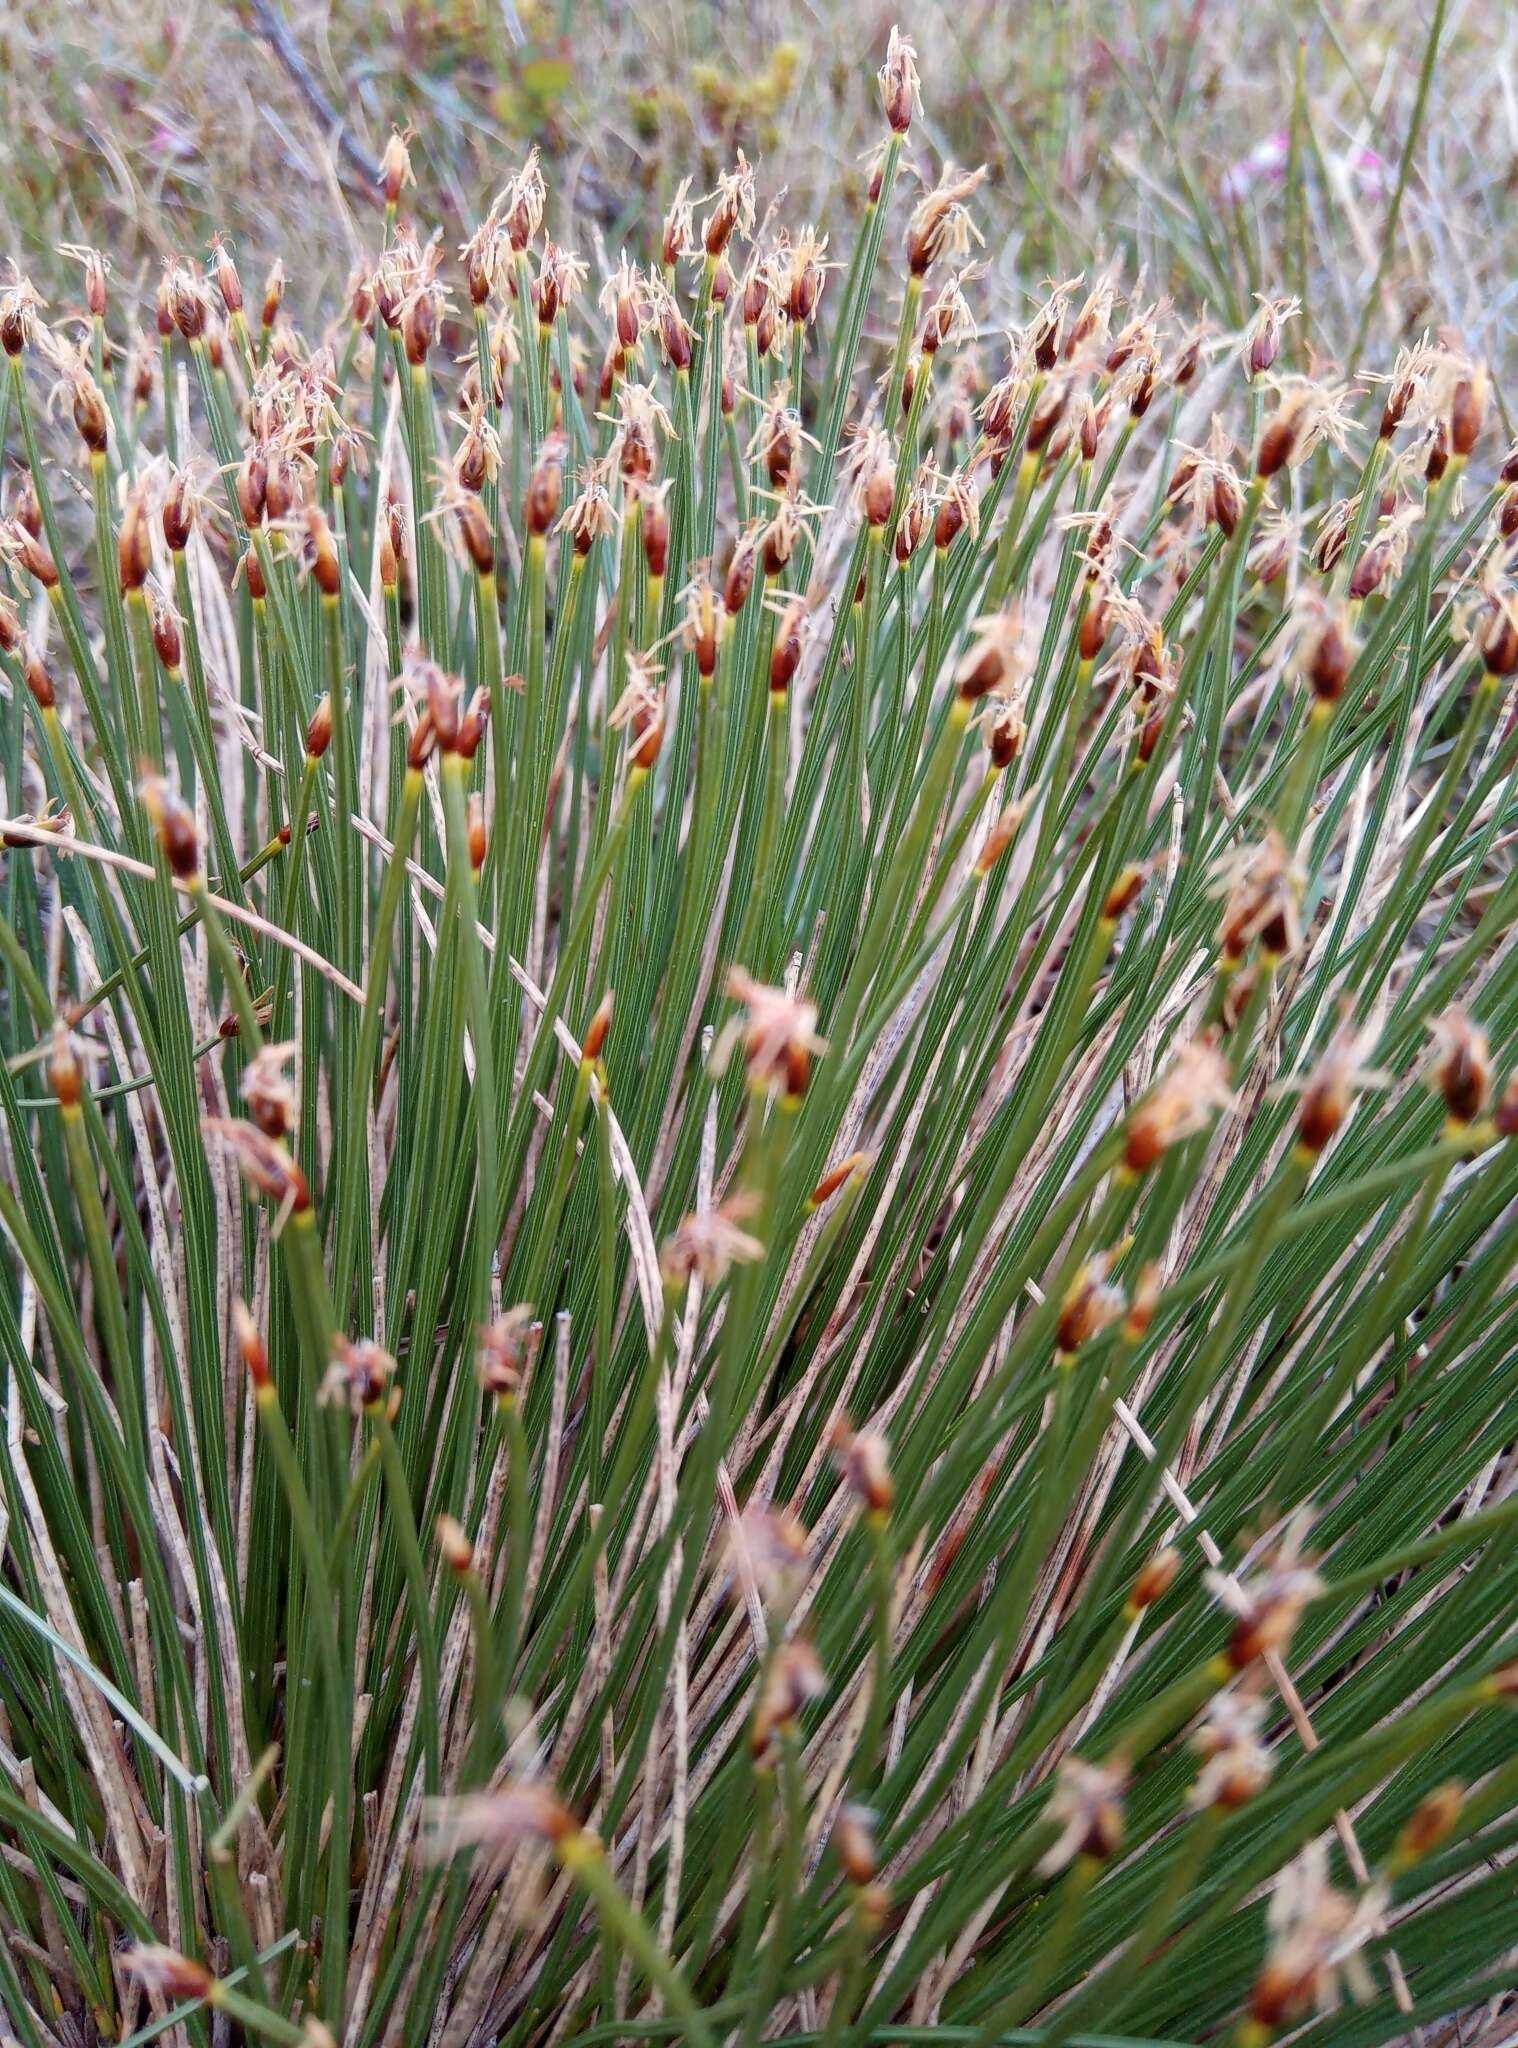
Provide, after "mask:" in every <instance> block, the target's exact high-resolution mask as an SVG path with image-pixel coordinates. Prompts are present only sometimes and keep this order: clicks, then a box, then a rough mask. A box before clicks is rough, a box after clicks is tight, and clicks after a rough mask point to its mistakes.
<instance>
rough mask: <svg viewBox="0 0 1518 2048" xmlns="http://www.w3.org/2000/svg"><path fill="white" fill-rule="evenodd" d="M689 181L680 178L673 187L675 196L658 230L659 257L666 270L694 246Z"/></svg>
mask: <svg viewBox="0 0 1518 2048" xmlns="http://www.w3.org/2000/svg"><path fill="white" fill-rule="evenodd" d="M691 183H692V181H691V180H690V179H689V178H682V179H681V180H680V182H679V184H678V185H677V186H676V187H675V196H674V198H673V199H672V200H671V201H670V203H669V210H668V212H667V213H666V214H665V216H664V224H663V226H662V228H661V229H660V231H659V259H660V261H661V262H662V263H663V265H664V267H665V269H666V270H673V269H674V268H675V266H676V264H678V263H680V262H682V261H683V260H684V258H685V257H687V256H688V255H689V254H690V253H691V251H692V250H693V249H694V248H695V246H696V230H695V213H694V209H693V207H692V205H691V197H690V188H691Z"/></svg>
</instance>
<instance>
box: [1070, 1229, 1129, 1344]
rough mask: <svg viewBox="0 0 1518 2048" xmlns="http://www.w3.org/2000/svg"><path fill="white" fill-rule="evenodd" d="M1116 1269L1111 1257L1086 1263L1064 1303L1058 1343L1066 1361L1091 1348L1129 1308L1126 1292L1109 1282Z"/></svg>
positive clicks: (1105, 1255) (1101, 1256)
mask: <svg viewBox="0 0 1518 2048" xmlns="http://www.w3.org/2000/svg"><path fill="white" fill-rule="evenodd" d="M1111 1269H1112V1260H1111V1257H1110V1255H1109V1254H1108V1253H1106V1252H1098V1253H1097V1255H1096V1256H1095V1258H1091V1259H1087V1260H1085V1261H1084V1262H1083V1264H1082V1265H1081V1267H1080V1270H1079V1271H1078V1272H1077V1273H1076V1276H1075V1278H1074V1279H1073V1280H1072V1281H1071V1283H1070V1287H1069V1290H1068V1291H1067V1293H1066V1295H1065V1298H1064V1300H1063V1301H1062V1302H1061V1303H1060V1309H1059V1320H1058V1322H1057V1323H1056V1325H1055V1337H1054V1343H1055V1348H1056V1350H1057V1351H1058V1352H1059V1353H1060V1355H1061V1356H1062V1357H1063V1358H1067V1359H1068V1358H1073V1357H1074V1356H1075V1354H1076V1352H1077V1351H1079V1349H1080V1348H1081V1346H1082V1345H1083V1344H1089V1343H1090V1341H1091V1339H1092V1338H1093V1337H1095V1336H1098V1335H1099V1334H1100V1333H1101V1332H1102V1331H1103V1330H1105V1329H1107V1328H1108V1327H1109V1325H1110V1324H1112V1323H1115V1322H1116V1321H1117V1320H1118V1318H1119V1317H1120V1316H1121V1315H1122V1313H1123V1310H1124V1309H1125V1308H1126V1306H1127V1302H1126V1299H1125V1297H1124V1295H1123V1290H1122V1289H1121V1288H1120V1287H1115V1286H1113V1284H1112V1282H1111V1281H1110V1280H1109V1279H1108V1278H1107V1275H1108V1273H1109V1272H1110V1271H1111Z"/></svg>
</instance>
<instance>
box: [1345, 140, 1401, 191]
mask: <svg viewBox="0 0 1518 2048" xmlns="http://www.w3.org/2000/svg"><path fill="white" fill-rule="evenodd" d="M1346 162H1347V163H1348V166H1349V175H1350V177H1351V178H1353V180H1354V182H1355V184H1356V185H1357V186H1358V187H1359V188H1360V190H1361V191H1362V192H1363V193H1364V194H1365V195H1366V197H1367V198H1368V199H1384V198H1385V197H1386V195H1387V193H1388V192H1389V191H1390V190H1391V182H1392V180H1391V167H1390V165H1389V164H1388V163H1387V161H1386V159H1385V157H1383V156H1382V155H1381V154H1380V152H1379V151H1378V150H1374V149H1372V148H1371V147H1370V146H1369V144H1366V143H1362V144H1361V146H1360V148H1359V149H1352V150H1351V151H1350V152H1349V155H1348V157H1347V158H1346Z"/></svg>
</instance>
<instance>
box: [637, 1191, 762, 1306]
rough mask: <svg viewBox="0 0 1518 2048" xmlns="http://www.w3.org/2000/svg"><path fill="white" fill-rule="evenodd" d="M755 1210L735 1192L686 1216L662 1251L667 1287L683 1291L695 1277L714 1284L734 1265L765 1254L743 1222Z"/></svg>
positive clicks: (661, 1260) (751, 1261) (661, 1248)
mask: <svg viewBox="0 0 1518 2048" xmlns="http://www.w3.org/2000/svg"><path fill="white" fill-rule="evenodd" d="M752 1214H753V1203H752V1201H751V1200H750V1199H749V1198H748V1197H746V1196H744V1195H741V1194H740V1195H732V1196H729V1198H728V1199H727V1200H726V1201H725V1202H722V1203H720V1204H719V1205H718V1206H717V1207H716V1208H715V1209H702V1210H699V1211H697V1212H696V1213H694V1214H693V1215H690V1216H687V1217H685V1218H684V1219H683V1220H682V1221H681V1223H680V1225H679V1227H678V1228H677V1229H676V1231H675V1232H674V1235H673V1236H672V1237H668V1238H666V1239H665V1241H664V1243H663V1245H662V1246H661V1247H660V1251H659V1270H660V1272H661V1273H662V1274H663V1276H664V1284H665V1286H666V1287H669V1288H672V1289H674V1290H676V1291H682V1290H683V1289H684V1288H685V1287H687V1286H688V1285H689V1284H690V1282H691V1280H692V1279H699V1280H700V1281H701V1283H702V1285H703V1286H706V1287H715V1286H716V1285H717V1284H718V1283H719V1282H720V1281H722V1280H724V1279H726V1277H727V1274H728V1272H729V1271H730V1270H731V1268H732V1267H733V1266H734V1265H751V1264H752V1263H753V1262H754V1261H755V1260H756V1259H762V1258H763V1257H764V1246H763V1245H762V1244H761V1243H760V1241H759V1239H758V1238H757V1237H755V1236H754V1235H753V1233H752V1231H748V1230H745V1229H744V1228H743V1224H744V1222H745V1221H746V1219H747V1218H748V1217H749V1216H751V1215H752Z"/></svg>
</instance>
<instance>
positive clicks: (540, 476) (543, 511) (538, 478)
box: [526, 441, 564, 540]
mask: <svg viewBox="0 0 1518 2048" xmlns="http://www.w3.org/2000/svg"><path fill="white" fill-rule="evenodd" d="M563 490H564V450H563V446H562V444H560V443H559V442H556V441H545V442H544V444H543V448H542V452H541V453H540V454H539V456H538V460H537V464H536V466H535V468H534V469H533V472H532V475H531V476H530V477H529V478H528V479H527V501H526V514H527V531H528V533H529V534H530V535H531V536H532V537H533V538H534V539H536V540H541V539H543V538H544V536H545V535H546V534H547V533H548V532H549V531H550V529H551V528H552V526H553V523H554V521H555V520H556V519H557V518H558V516H559V504H560V500H561V498H562V496H563Z"/></svg>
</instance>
